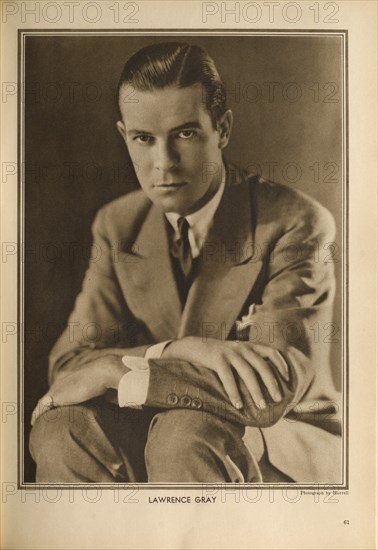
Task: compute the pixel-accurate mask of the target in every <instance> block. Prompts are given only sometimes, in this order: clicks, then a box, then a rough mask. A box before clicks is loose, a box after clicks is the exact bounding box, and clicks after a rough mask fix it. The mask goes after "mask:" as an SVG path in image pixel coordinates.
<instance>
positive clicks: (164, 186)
mask: <svg viewBox="0 0 378 550" xmlns="http://www.w3.org/2000/svg"><path fill="white" fill-rule="evenodd" d="M187 183H188V182H186V181H173V182H171V183H157V184H155V185H154V187H159V188H161V189H170V188H172V189H174V188H176V187H184V185H186V184H187Z"/></svg>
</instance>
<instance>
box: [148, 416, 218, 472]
mask: <svg viewBox="0 0 378 550" xmlns="http://www.w3.org/2000/svg"><path fill="white" fill-rule="evenodd" d="M216 437H217V429H216V426H214V423H210V424H209V422H208V421H207V420H206V417H205V416H204V415H203V414H202V413H201V412H199V411H190V410H178V409H174V410H171V411H165V412H163V413H159V414H157V415H156V416H155V417H154V418H153V420H152V422H151V426H150V431H149V434H148V439H147V444H146V447H145V461H146V466H147V469H148V470H150V471H151V469H153V470H155V471H156V470H160V471H161V469H162V468H163V469H166V468H170V467H172V466H174V468H175V470H176V471H177V468H181V467H182V468H187V466H188V464H189V463H190V462H192V461H193V460H195V458H196V457H198V456H201V457H202V458H204V457H205V456H206V455H207V454H208V452H210V450H211V448H212V445H213V442H214V438H216Z"/></svg>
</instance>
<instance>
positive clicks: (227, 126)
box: [218, 109, 234, 149]
mask: <svg viewBox="0 0 378 550" xmlns="http://www.w3.org/2000/svg"><path fill="white" fill-rule="evenodd" d="M233 119H234V117H233V114H232V111H231V110H230V109H228V110H227V111H226V112H225V113H224V114H223V115H222V116H221V117H220V119H219V120H218V132H219V148H220V149H224V148H225V147H226V146H227V144H228V142H229V140H230V135H231V129H232V122H233Z"/></svg>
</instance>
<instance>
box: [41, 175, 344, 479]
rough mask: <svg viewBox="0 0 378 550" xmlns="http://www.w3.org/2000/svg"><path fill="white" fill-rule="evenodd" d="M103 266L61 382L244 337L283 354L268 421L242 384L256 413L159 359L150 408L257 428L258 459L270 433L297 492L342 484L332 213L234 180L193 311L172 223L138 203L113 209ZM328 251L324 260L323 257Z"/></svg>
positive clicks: (270, 446)
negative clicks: (153, 352) (179, 272)
mask: <svg viewBox="0 0 378 550" xmlns="http://www.w3.org/2000/svg"><path fill="white" fill-rule="evenodd" d="M92 231H93V237H94V241H93V254H92V260H91V261H90V263H89V267H88V270H87V272H86V275H85V278H84V282H83V286H82V290H81V293H80V294H79V296H78V297H77V299H76V302H75V307H74V310H73V312H72V314H71V316H70V318H69V320H68V324H67V327H66V329H65V331H64V333H63V334H62V335H61V337H60V338H59V340H58V342H57V343H56V344H55V346H54V348H53V350H52V352H51V355H50V366H49V377H50V382H52V381H53V380H55V379H56V377H58V376H61V375H62V374H64V373H66V372H69V371H71V370H73V369H78V368H80V367H81V366H82V365H83V364H86V363H88V362H90V361H91V360H93V359H95V358H96V357H98V356H101V355H106V354H107V353H109V352H110V353H116V354H119V355H120V356H122V355H124V354H129V355H140V356H143V355H144V353H145V351H146V349H147V347H148V346H149V345H151V344H153V343H156V342H160V341H163V340H167V339H175V338H180V337H183V336H187V335H192V336H201V337H203V338H206V337H211V338H218V339H236V338H239V339H240V337H241V335H240V333H238V332H237V331H236V330H235V328H236V322H237V321H238V320H240V319H241V318H242V317H243V316H244V318H245V316H247V318H248V324H247V327H246V330H245V331H244V333H245V334H244V337H243V338H244V339H246V340H248V341H250V342H251V343H252V344H253V343H254V342H255V343H262V344H266V345H269V346H271V347H273V348H275V349H277V350H279V351H280V352H281V354H282V355H283V357H284V358H285V360H286V362H287V365H288V376H285V377H284V376H283V375H282V374H280V373H278V372H277V371H275V376H276V378H277V381H278V383H279V385H280V387H281V390H282V393H283V395H284V398H283V400H282V402H280V403H278V404H277V403H274V402H272V400H271V399H270V398H269V395H267V394H265V398H266V402H267V404H268V406H267V408H266V409H265V410H262V411H261V410H260V409H258V408H257V407H256V406H255V404H254V403H253V402H252V400H251V398H250V397H249V394H248V391H247V389H246V387H245V386H244V383H243V382H242V381H241V380H240V379H239V378H237V382H238V385H239V389H240V391H241V393H242V396H243V400H244V407H243V409H241V410H240V411H237V410H236V409H235V408H234V407H233V406H232V405H231V404H230V403H229V401H228V398H227V395H226V393H225V391H224V389H223V386H222V384H221V383H220V380H219V378H218V376H217V374H216V373H215V372H213V371H211V370H209V369H207V368H205V367H203V366H201V365H193V364H190V363H187V362H185V361H172V360H167V359H157V360H150V361H149V364H150V385H149V390H148V396H147V402H146V406H151V407H158V408H159V407H160V408H164V409H167V408H173V407H183V408H197V409H201V410H203V412H204V414H205V413H207V412H211V413H213V414H217V415H220V416H222V417H224V418H225V419H228V420H230V421H233V422H238V423H242V424H244V425H245V426H247V428H246V435H245V442H246V445H247V446H249V447H250V449H251V452H253V444H254V443H253V442H254V435H256V431H257V430H259V433H262V434H263V438H264V444H265V447H266V450H267V452H268V455H269V459H270V461H271V462H272V463H273V464H274V465H275V466H276V467H277V468H279V469H280V470H282V471H283V472H285V473H286V474H288V475H289V476H290V477H292V478H293V479H294V480H295V481H298V482H306V483H337V482H340V481H341V467H340V459H341V438H340V422H339V415H338V412H339V396H338V393H337V391H336V389H335V387H334V383H333V379H332V373H331V365H330V357H329V351H330V350H329V343H327V342H323V341H322V340H323V338H321V339H320V340H319V338H317V337H316V328H319V327H320V330H322V328H323V327H324V326H325V325H326V323H329V322H330V321H331V320H332V302H333V296H334V285H335V283H334V274H333V264H332V263H327V261H325V260H324V258H322V255H321V252H322V251H323V250H324V245H325V243H328V242H331V241H332V240H333V239H334V222H333V218H332V216H331V215H330V213H329V212H328V211H327V210H326V209H325V208H324V207H322V206H321V205H320V204H319V203H317V202H316V201H315V200H313V199H311V198H309V197H308V196H306V195H304V194H303V193H300V192H298V191H295V190H293V189H290V188H288V187H286V186H283V185H280V184H276V183H272V182H267V181H264V180H263V179H262V178H258V177H250V176H247V175H246V174H243V173H240V172H238V171H237V170H236V171H235V170H232V169H230V167H229V168H228V170H227V185H226V189H225V192H224V195H223V197H222V200H221V203H220V206H219V208H218V210H217V212H216V214H215V218H214V224H213V226H212V228H211V230H210V232H209V235H208V236H207V239H206V242H205V245H204V247H203V249H202V253H201V256H200V259H199V265H198V275H197V277H196V279H195V281H194V283H193V285H192V287H191V289H190V291H189V294H188V298H187V301H186V304H185V306H184V307H182V305H181V302H180V298H179V295H178V291H177V285H176V282H175V279H174V274H173V271H172V265H171V260H170V255H169V244H168V237H167V231H166V220H165V218H164V214H163V212H162V211H161V210H160V209H159V207H157V206H156V205H153V204H152V203H151V202H150V200H149V199H148V198H147V197H146V196H145V194H144V193H143V191H141V190H139V191H136V192H133V193H130V194H128V195H126V196H123V197H121V198H119V199H116V200H115V201H113V202H111V203H109V204H107V205H105V206H104V207H103V208H101V209H100V211H99V212H98V214H97V216H96V218H95V221H94V223H93V227H92ZM319 251H320V254H319Z"/></svg>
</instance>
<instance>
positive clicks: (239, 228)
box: [178, 176, 262, 339]
mask: <svg viewBox="0 0 378 550" xmlns="http://www.w3.org/2000/svg"><path fill="white" fill-rule="evenodd" d="M228 179H230V176H229V178H228ZM238 183H239V182H238V181H237V182H236V184H231V183H230V181H228V185H227V186H226V189H225V192H224V195H223V198H222V201H221V204H220V206H219V208H218V210H217V212H216V215H215V218H214V224H213V227H212V229H211V230H210V232H209V235H208V238H207V240H206V243H205V245H204V248H203V251H202V254H201V258H200V263H199V266H198V275H197V277H196V279H195V281H194V283H193V285H192V287H191V289H190V292H189V295H188V299H187V302H186V305H185V308H184V311H183V314H182V318H181V323H180V328H179V332H178V337H183V336H188V335H192V336H201V337H211V338H218V339H226V338H227V336H228V335H229V333H230V331H231V328H232V327H233V325H234V323H235V321H236V319H237V318H238V317H239V315H240V312H241V310H242V307H243V304H244V303H245V301H246V300H247V298H248V295H249V294H250V293H251V290H252V288H253V285H254V283H255V281H256V278H257V276H258V274H259V272H260V270H261V267H262V261H261V258H260V257H259V255H257V257H256V253H255V248H254V242H253V229H252V224H253V220H252V204H251V192H250V184H248V183H245V184H238Z"/></svg>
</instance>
